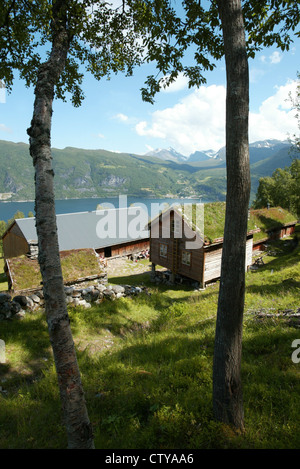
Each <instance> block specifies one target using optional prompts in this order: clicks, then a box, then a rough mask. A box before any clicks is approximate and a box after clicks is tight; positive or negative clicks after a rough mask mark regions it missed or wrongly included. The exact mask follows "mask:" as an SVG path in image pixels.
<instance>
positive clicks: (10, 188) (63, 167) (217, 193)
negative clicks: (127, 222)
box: [0, 141, 290, 201]
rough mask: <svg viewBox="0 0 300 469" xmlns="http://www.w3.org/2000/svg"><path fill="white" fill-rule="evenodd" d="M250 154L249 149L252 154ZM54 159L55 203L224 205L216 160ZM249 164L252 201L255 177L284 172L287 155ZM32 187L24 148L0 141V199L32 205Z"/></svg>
mask: <svg viewBox="0 0 300 469" xmlns="http://www.w3.org/2000/svg"><path fill="white" fill-rule="evenodd" d="M253 151H254V149H251V148H250V152H253ZM52 154H53V168H54V172H55V179H54V184H55V195H56V198H57V199H63V198H78V197H79V198H85V197H110V196H117V195H119V194H126V195H131V196H140V197H166V196H168V195H170V194H172V195H174V196H175V197H191V196H197V197H199V196H202V197H203V198H206V199H210V200H213V201H218V200H220V201H222V200H225V196H226V168H225V164H224V162H220V161H217V160H211V161H204V162H200V163H199V162H198V163H192V164H187V163H182V164H180V163H176V162H171V161H163V160H161V159H158V158H156V157H152V156H139V155H133V154H127V153H113V152H108V151H105V150H84V149H78V148H71V147H68V148H65V149H64V150H58V149H55V148H54V149H53V150H52ZM260 157H261V158H262V155H261V156H260ZM253 158H254V161H255V163H254V164H253V165H251V169H252V192H251V198H252V199H253V198H254V196H255V192H256V188H257V186H258V179H259V177H261V176H264V175H266V174H269V175H271V174H272V171H273V170H274V169H275V168H274V166H276V167H278V165H280V166H281V167H284V166H286V165H288V164H289V161H290V160H289V155H288V154H287V153H284V152H283V153H282V152H281V151H280V152H279V153H278V154H276V155H273V156H271V157H269V158H264V159H263V160H261V161H258V162H257V158H258V156H257V155H256V156H254V157H253ZM250 161H251V158H250ZM33 181H34V171H33V166H32V161H31V157H30V155H29V147H28V145H27V144H24V143H12V142H7V141H0V194H5V193H10V192H11V193H13V197H12V199H11V200H32V199H33V198H34V182H33Z"/></svg>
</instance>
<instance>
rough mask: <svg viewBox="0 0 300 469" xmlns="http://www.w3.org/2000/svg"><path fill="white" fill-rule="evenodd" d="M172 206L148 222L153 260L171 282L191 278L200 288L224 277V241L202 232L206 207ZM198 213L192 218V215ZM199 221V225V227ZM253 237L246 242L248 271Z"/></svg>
mask: <svg viewBox="0 0 300 469" xmlns="http://www.w3.org/2000/svg"><path fill="white" fill-rule="evenodd" d="M187 205H190V204H184V206H183V207H184V208H182V206H176V207H175V206H172V207H171V208H169V209H168V210H166V211H165V212H163V213H161V214H160V215H159V216H157V217H156V218H155V219H153V220H152V221H151V222H150V223H149V228H150V261H151V263H152V273H153V274H155V268H156V266H161V267H165V268H167V269H168V270H169V271H170V273H171V275H170V280H171V282H175V281H176V280H178V281H180V280H183V279H184V278H186V279H191V280H193V281H195V282H197V283H198V284H199V286H200V287H202V288H203V287H205V285H206V284H207V283H209V282H211V281H214V280H216V279H218V278H220V276H221V257H222V247H223V238H218V239H215V240H214V241H213V242H210V241H208V240H207V238H206V236H204V233H203V226H201V225H203V221H204V219H203V217H204V209H203V204H193V206H192V207H189V208H188V209H187ZM197 209H198V214H197V215H196V217H194V219H193V213H194V214H195V213H197ZM201 218H202V219H201ZM199 222H200V226H199ZM252 246H253V234H252V233H248V235H247V240H246V269H247V268H248V267H249V266H250V265H251V264H252Z"/></svg>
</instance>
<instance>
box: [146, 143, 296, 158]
mask: <svg viewBox="0 0 300 469" xmlns="http://www.w3.org/2000/svg"><path fill="white" fill-rule="evenodd" d="M287 145H290V142H289V141H288V140H285V141H281V140H275V139H267V140H260V141H257V142H252V143H250V144H249V151H250V163H255V162H256V161H260V160H263V159H265V158H268V157H269V156H272V155H273V154H275V153H276V152H277V151H279V150H281V149H282V148H285V147H286V146H287ZM146 156H156V157H157V158H160V159H162V160H168V161H175V162H176V163H183V162H185V163H196V162H201V161H208V160H210V159H212V158H213V159H215V160H216V159H217V160H220V162H224V161H225V159H226V147H222V148H220V150H218V151H214V150H205V151H203V150H201V151H195V152H194V153H191V154H190V155H189V156H184V155H182V154H181V153H178V152H177V151H176V150H174V148H171V147H170V148H168V149H166V150H165V149H161V148H158V149H156V150H153V151H150V152H148V153H146Z"/></svg>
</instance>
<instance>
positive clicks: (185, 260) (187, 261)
mask: <svg viewBox="0 0 300 469" xmlns="http://www.w3.org/2000/svg"><path fill="white" fill-rule="evenodd" d="M181 262H182V264H184V265H191V253H190V252H189V251H183V252H182V258H181Z"/></svg>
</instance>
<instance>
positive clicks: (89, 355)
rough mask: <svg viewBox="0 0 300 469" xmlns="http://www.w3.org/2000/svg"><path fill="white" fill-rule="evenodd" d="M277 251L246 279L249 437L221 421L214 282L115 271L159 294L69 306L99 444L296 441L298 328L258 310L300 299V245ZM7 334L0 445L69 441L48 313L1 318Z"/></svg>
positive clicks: (286, 444) (299, 428)
mask: <svg viewBox="0 0 300 469" xmlns="http://www.w3.org/2000/svg"><path fill="white" fill-rule="evenodd" d="M272 251H273V253H276V255H273V256H265V257H264V260H265V265H264V266H262V267H260V268H259V269H258V270H257V271H252V272H249V273H247V277H246V279H247V291H246V298H245V316H244V331H243V361H242V381H243V392H244V410H245V424H246V432H245V433H244V434H242V435H241V434H240V435H239V434H235V433H234V432H233V431H232V430H231V429H230V428H228V427H226V426H225V425H222V424H220V423H217V422H215V421H214V419H213V412H212V363H213V349H214V333H215V319H216V311H217V301H218V289H219V284H218V282H217V283H215V284H214V285H211V286H210V287H208V288H207V289H206V290H205V291H201V292H199V291H194V290H192V289H189V288H188V287H185V288H181V287H176V288H171V287H169V286H159V287H157V286H155V287H154V286H153V284H151V283H150V282H149V274H143V275H141V276H138V275H136V276H134V277H132V278H130V277H125V278H122V279H116V278H113V279H110V281H111V283H116V282H117V281H119V283H121V282H124V283H129V284H130V283H135V284H141V283H143V284H144V285H146V286H147V287H148V292H149V293H151V294H150V295H149V294H148V295H147V294H142V295H140V296H135V297H132V298H131V299H130V298H121V299H119V300H115V301H111V302H110V301H105V302H103V303H101V304H100V305H98V306H93V307H92V308H91V309H89V310H83V309H76V310H75V309H70V311H69V314H70V323H71V328H72V332H73V337H74V342H75V346H76V350H77V355H78V361H79V367H80V370H81V375H82V381H83V386H84V390H85V395H86V401H87V406H88V412H89V417H90V420H91V422H92V425H93V428H94V435H95V445H96V448H105V449H114V448H119V449H122V448H127V449H139V448H146V449H147V448H149V449H157V448H159V449H160V450H163V449H189V450H190V449H197V448H199V449H202V448H203V449H204V448H213V449H216V448H245V449H246V448H250V449H253V448H266V449H269V448H270V449H275V448H292V449H298V448H299V445H300V417H299V416H300V364H296V363H293V362H292V360H291V355H292V352H293V349H292V347H291V344H292V342H293V340H294V339H300V332H299V328H298V329H297V328H294V327H290V326H289V325H288V323H287V321H286V320H285V319H284V318H280V319H278V318H277V319H270V320H267V319H265V320H263V321H258V320H256V319H255V315H254V312H257V311H261V310H263V309H264V310H269V309H271V308H274V309H273V311H274V312H278V311H280V310H284V309H288V308H291V309H295V308H298V307H299V306H300V293H299V290H300V289H299V284H300V269H299V258H300V247H298V248H297V250H295V251H293V252H292V251H291V250H290V247H289V246H288V244H287V240H283V241H280V242H276V244H275V245H274V246H273V249H272ZM0 336H1V338H2V339H3V340H5V342H6V355H7V362H6V364H3V365H0V366H1V368H0V371H1V373H2V375H1V378H0V386H2V388H3V390H5V391H7V392H0V408H1V412H0V428H1V432H0V448H27V449H29V448H64V447H66V445H67V442H66V436H65V430H64V427H63V425H62V421H61V414H60V401H59V392H58V388H57V380H56V374H55V369H54V365H53V358H52V352H51V349H50V344H49V339H48V334H47V326H46V322H45V318H44V316H43V314H42V313H37V312H35V313H30V314H27V315H26V317H25V319H23V320H22V321H10V322H2V323H1V332H0ZM1 380H2V381H1ZM45 422H47V424H45Z"/></svg>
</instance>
